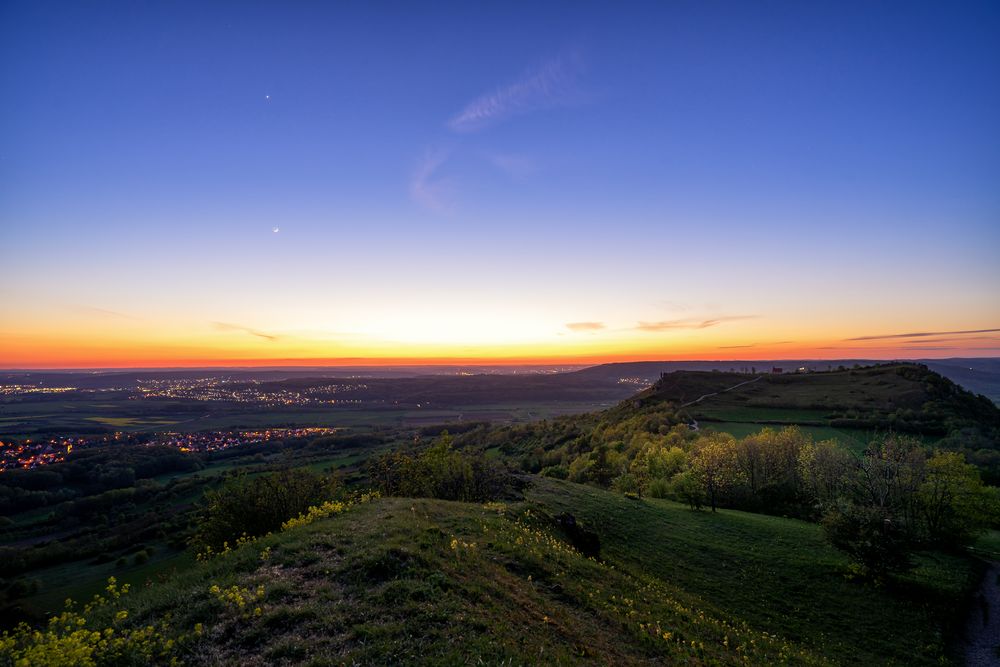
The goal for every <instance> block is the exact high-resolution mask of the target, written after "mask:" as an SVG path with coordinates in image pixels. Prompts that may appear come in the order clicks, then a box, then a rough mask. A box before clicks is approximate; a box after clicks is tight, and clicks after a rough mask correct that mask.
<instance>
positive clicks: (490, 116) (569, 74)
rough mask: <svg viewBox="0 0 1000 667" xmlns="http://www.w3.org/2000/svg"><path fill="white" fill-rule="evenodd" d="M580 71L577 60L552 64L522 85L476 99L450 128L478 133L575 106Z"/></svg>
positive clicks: (533, 73) (562, 59)
mask: <svg viewBox="0 0 1000 667" xmlns="http://www.w3.org/2000/svg"><path fill="white" fill-rule="evenodd" d="M579 68H580V63H579V58H577V57H573V56H560V57H558V58H553V59H552V60H548V61H546V62H545V63H543V64H542V65H541V67H539V68H538V69H536V70H533V71H531V72H529V73H528V74H527V75H526V76H524V77H523V78H522V79H520V80H519V81H516V82H514V83H512V84H510V85H507V86H503V87H501V88H498V89H497V90H495V91H493V92H492V93H487V94H485V95H481V96H479V97H477V98H476V99H474V100H473V101H472V102H470V103H469V104H468V105H467V106H466V107H465V108H464V109H462V111H460V112H459V113H458V115H456V116H455V117H454V118H452V119H451V120H450V121H448V127H450V128H451V129H452V130H454V131H455V132H474V131H476V130H480V129H482V128H484V127H486V126H488V125H492V124H493V123H495V122H498V121H501V120H503V119H505V118H509V117H511V116H517V115H521V114H525V113H529V112H531V111H537V110H539V109H548V108H552V107H557V106H566V105H569V104H572V103H574V102H576V101H578V100H579V98H580V94H579V92H578V91H577V89H576V72H577V71H578V70H579Z"/></svg>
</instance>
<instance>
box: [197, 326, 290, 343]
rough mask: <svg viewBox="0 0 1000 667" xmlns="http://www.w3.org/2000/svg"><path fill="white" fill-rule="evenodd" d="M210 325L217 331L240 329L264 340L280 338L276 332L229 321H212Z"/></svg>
mask: <svg viewBox="0 0 1000 667" xmlns="http://www.w3.org/2000/svg"><path fill="white" fill-rule="evenodd" d="M212 326H214V327H215V328H216V329H217V330H218V331H242V332H243V333H246V334H250V335H251V336H256V337H257V338H263V339H264V340H271V341H275V340H278V339H279V338H281V336H279V335H277V334H269V333H265V332H263V331H258V330H257V329H252V328H250V327H245V326H243V325H240V324H231V323H229V322H212Z"/></svg>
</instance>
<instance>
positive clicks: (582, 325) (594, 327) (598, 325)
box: [566, 322, 605, 331]
mask: <svg viewBox="0 0 1000 667" xmlns="http://www.w3.org/2000/svg"><path fill="white" fill-rule="evenodd" d="M566 328H567V329H569V330H570V331H600V330H601V329H604V328H605V326H604V322H569V323H567V324H566Z"/></svg>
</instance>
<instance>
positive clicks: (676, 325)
mask: <svg viewBox="0 0 1000 667" xmlns="http://www.w3.org/2000/svg"><path fill="white" fill-rule="evenodd" d="M756 317H757V315H727V316H724V317H713V318H710V319H707V320H694V319H683V320H662V321H659V322H639V324H638V325H636V327H635V328H636V329H637V330H638V331H653V332H655V331H672V330H674V329H708V328H709V327H714V326H717V325H719V324H722V323H723V322H735V321H737V320H752V319H755V318H756Z"/></svg>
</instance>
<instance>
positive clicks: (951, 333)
mask: <svg viewBox="0 0 1000 667" xmlns="http://www.w3.org/2000/svg"><path fill="white" fill-rule="evenodd" d="M998 332H1000V329H972V330H968V331H917V332H913V333H899V334H885V335H881V336H858V337H857V338H845V339H844V340H845V341H858V340H889V339H893V338H928V337H930V336H968V335H973V334H986V333H998Z"/></svg>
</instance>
